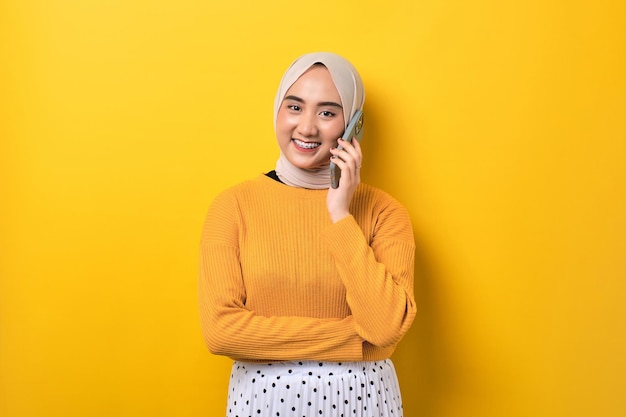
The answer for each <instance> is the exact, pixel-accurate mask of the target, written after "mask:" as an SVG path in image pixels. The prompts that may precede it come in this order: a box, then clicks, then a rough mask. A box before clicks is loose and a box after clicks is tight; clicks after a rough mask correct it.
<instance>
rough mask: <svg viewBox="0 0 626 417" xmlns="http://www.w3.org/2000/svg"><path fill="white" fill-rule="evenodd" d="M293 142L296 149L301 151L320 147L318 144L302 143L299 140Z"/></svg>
mask: <svg viewBox="0 0 626 417" xmlns="http://www.w3.org/2000/svg"><path fill="white" fill-rule="evenodd" d="M293 142H294V143H295V144H296V146H297V147H298V148H302V149H315V148H317V147H318V146H320V145H321V143H319V142H304V141H302V140H299V139H293Z"/></svg>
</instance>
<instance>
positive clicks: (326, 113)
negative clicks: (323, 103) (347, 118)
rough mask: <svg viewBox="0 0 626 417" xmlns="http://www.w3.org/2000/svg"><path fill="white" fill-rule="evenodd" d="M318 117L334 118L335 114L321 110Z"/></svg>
mask: <svg viewBox="0 0 626 417" xmlns="http://www.w3.org/2000/svg"><path fill="white" fill-rule="evenodd" d="M320 115H322V116H324V117H333V116H336V114H335V113H333V112H331V111H328V110H323V111H322V112H320Z"/></svg>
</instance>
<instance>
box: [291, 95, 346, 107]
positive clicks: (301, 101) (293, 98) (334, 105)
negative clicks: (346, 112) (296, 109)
mask: <svg viewBox="0 0 626 417" xmlns="http://www.w3.org/2000/svg"><path fill="white" fill-rule="evenodd" d="M285 100H293V101H297V102H298V103H304V100H303V99H301V98H300V97H298V96H286V97H285ZM317 105H318V106H331V107H339V108H340V109H343V106H342V105H341V104H339V103H335V102H334V101H322V102H320V103H317Z"/></svg>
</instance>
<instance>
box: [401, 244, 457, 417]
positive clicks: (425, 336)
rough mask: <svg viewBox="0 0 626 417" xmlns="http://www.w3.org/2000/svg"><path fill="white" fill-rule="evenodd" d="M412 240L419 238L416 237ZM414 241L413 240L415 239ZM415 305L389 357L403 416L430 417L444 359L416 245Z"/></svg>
mask: <svg viewBox="0 0 626 417" xmlns="http://www.w3.org/2000/svg"><path fill="white" fill-rule="evenodd" d="M416 236H419V235H418V234H417V233H416ZM416 240H417V239H416ZM416 243H417V248H416V253H415V302H416V303H417V316H416V317H415V321H414V323H413V326H412V327H411V329H410V330H409V332H408V333H407V334H406V335H405V337H404V339H402V341H401V342H400V344H399V345H398V347H397V349H396V351H395V352H394V354H393V357H392V359H393V362H394V365H395V367H396V371H397V373H398V379H399V381H400V389H401V391H402V399H403V404H404V415H405V416H407V417H408V416H424V417H432V416H436V415H437V412H438V411H437V408H438V407H437V405H436V403H437V401H438V399H439V398H440V397H441V389H443V385H442V381H443V378H444V375H443V374H444V373H445V369H446V367H445V363H446V359H445V357H444V352H443V350H442V349H441V340H440V337H441V336H440V335H438V334H437V323H438V322H439V320H438V317H439V314H438V309H439V305H438V304H437V300H438V297H437V294H436V293H435V287H436V285H434V279H435V273H434V272H433V268H432V265H431V264H429V262H428V260H429V259H432V258H430V257H429V256H428V255H427V253H425V251H424V248H423V247H420V244H419V240H418V241H417V242H416Z"/></svg>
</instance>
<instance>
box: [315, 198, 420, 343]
mask: <svg viewBox="0 0 626 417" xmlns="http://www.w3.org/2000/svg"><path fill="white" fill-rule="evenodd" d="M388 198H389V202H388V204H387V205H386V206H385V207H384V208H383V209H382V210H380V212H379V213H378V215H377V218H376V219H375V222H376V225H375V228H374V232H373V234H372V236H371V238H370V241H368V239H367V238H366V237H365V235H364V233H363V231H362V230H361V227H360V226H359V224H358V223H357V221H356V220H355V218H354V217H353V216H352V215H349V216H346V217H344V218H342V219H341V220H339V221H338V222H336V223H334V224H332V225H331V226H329V227H328V228H327V229H325V230H324V231H323V232H322V239H323V240H324V241H325V242H326V245H327V247H328V248H329V250H330V252H331V254H332V256H333V257H334V259H335V263H336V265H337V269H338V271H339V274H340V276H341V278H342V280H343V283H344V285H345V287H346V296H347V302H348V305H349V306H350V309H351V310H352V314H353V316H354V318H355V323H356V327H357V328H356V331H357V333H358V334H359V335H360V336H361V337H363V339H365V340H366V341H368V342H369V343H371V344H373V345H375V346H379V347H383V348H384V347H390V346H393V345H395V344H397V343H398V342H399V341H400V339H401V338H402V337H403V336H404V334H405V333H406V332H407V331H408V330H409V327H410V326H411V324H412V322H413V319H414V317H415V314H416V306H415V298H414V294H413V275H414V261H415V240H414V238H413V229H412V227H411V221H410V219H409V215H408V212H407V211H406V209H405V208H404V207H403V206H402V205H401V204H400V203H398V202H397V201H395V200H393V199H391V197H388Z"/></svg>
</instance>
